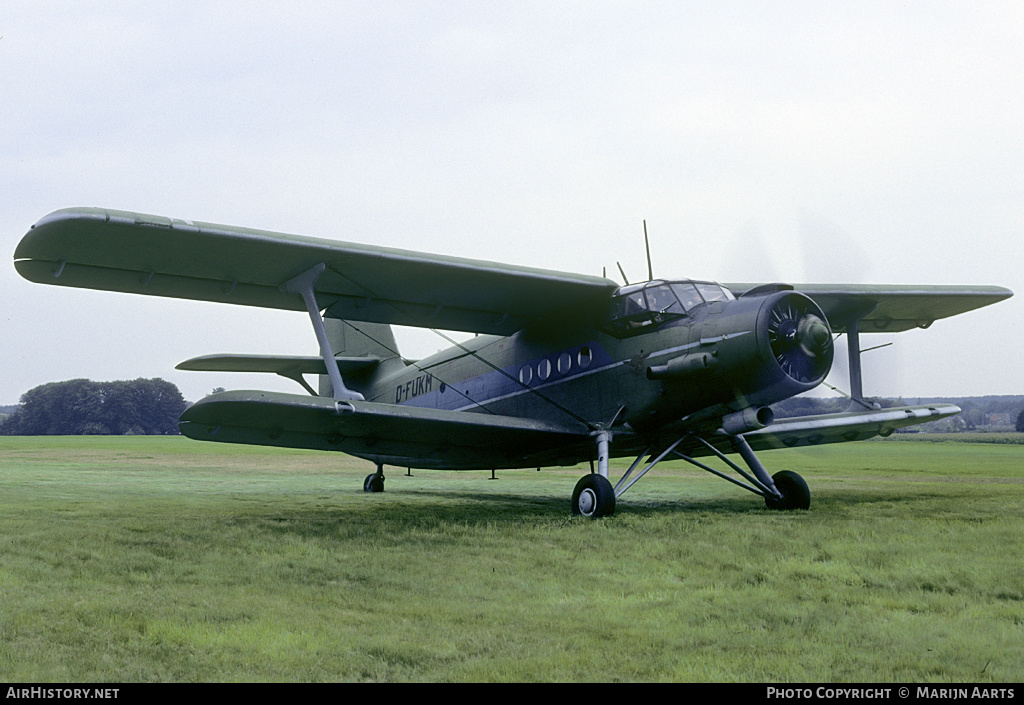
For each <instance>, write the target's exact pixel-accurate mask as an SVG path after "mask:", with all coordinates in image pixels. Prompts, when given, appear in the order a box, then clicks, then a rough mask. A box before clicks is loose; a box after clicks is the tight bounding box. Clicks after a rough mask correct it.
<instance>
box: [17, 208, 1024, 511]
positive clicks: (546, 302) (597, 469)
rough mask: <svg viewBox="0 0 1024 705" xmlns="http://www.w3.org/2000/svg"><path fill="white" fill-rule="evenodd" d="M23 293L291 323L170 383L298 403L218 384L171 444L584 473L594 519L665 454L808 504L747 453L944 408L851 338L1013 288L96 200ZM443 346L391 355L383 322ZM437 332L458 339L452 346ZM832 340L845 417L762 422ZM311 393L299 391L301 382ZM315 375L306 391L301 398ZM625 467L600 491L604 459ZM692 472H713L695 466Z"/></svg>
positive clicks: (833, 437)
mask: <svg viewBox="0 0 1024 705" xmlns="http://www.w3.org/2000/svg"><path fill="white" fill-rule="evenodd" d="M14 260H15V266H16V268H17V270H18V272H20V273H21V275H22V276H24V277H25V278H26V279H29V280H31V281H33V282H38V283H44V284H54V285H59V286H71V287H84V288H89V289H103V290H110V291H117V292H128V293H135V294H147V295H152V296H165V297H177V298H183V299H196V300H202V301H214V302H223V303H227V304H238V305H244V306H259V307H267V308H275V309H286V310H294V311H299V312H303V311H304V312H306V313H307V314H308V315H309V319H310V322H311V324H312V328H313V332H314V334H315V336H316V340H317V343H318V346H319V355H315V356H308V357H306V356H268V355H244V354H217V355H207V356H203V357H197V358H193V359H191V360H187V361H185V362H183V363H181V364H180V365H178V368H179V369H184V370H215V371H244V372H267V373H274V374H277V375H281V376H284V377H286V378H289V379H292V380H294V381H295V382H297V383H298V384H299V385H301V387H302V389H303V390H304V391H299V390H296V393H294V394H290V393H284V392H270V391H227V392H221V393H216V394H213V395H211V396H208V397H206V398H205V399H202V400H201V401H199V402H197V403H195V404H194V405H192V406H190V407H189V408H188V409H186V411H185V412H184V413H183V414H182V415H181V419H180V424H179V426H180V429H181V432H182V433H183V434H184V435H186V436H188V437H189V438H193V439H197V440H203V441H216V442H224V443H248V444H257V445H268V446H284V447H290V448H311V449H317V450H324V451H340V452H343V453H347V454H350V455H353V456H356V457H359V458H363V459H365V460H367V461H369V462H370V463H373V464H374V465H375V471H374V472H373V473H371V474H369V475H367V477H366V479H365V481H364V485H363V487H364V489H365V490H366V491H369V492H379V491H383V488H384V480H385V477H384V466H385V465H389V466H398V467H404V468H431V469H450V470H491V471H494V470H498V469H511V468H531V469H532V468H541V467H550V466H566V465H569V466H572V465H577V464H581V463H582V464H586V463H589V464H590V472H589V473H587V474H585V475H584V476H583V477H582V478H580V480H579V482H578V483H577V484H576V486H575V488H574V491H573V492H572V502H571V507H572V511H573V513H575V514H581V515H585V516H590V517H600V516H607V515H609V514H612V513H613V512H614V510H615V504H616V500H617V499H618V498H619V497H621V496H622V494H623V493H624V492H626V491H627V490H628V489H629V488H630V487H632V486H633V484H634V483H635V482H636V481H637V480H639V479H640V478H641V477H643V476H644V475H645V474H646V473H648V472H649V471H650V470H651V469H652V468H654V467H655V466H657V465H658V464H659V463H661V462H662V461H665V460H676V459H682V460H685V461H687V462H689V463H692V464H693V465H695V466H697V467H700V468H702V469H704V470H707V471H709V472H712V473H714V474H715V475H718V476H720V477H722V478H724V479H726V480H729V481H730V482H733V483H734V484H736V485H739V486H740V487H743V488H744V489H746V490H748V491H750V492H752V493H754V494H756V495H760V496H761V497H763V498H764V501H765V504H766V506H767V507H769V508H773V509H806V508H808V507H809V506H810V491H809V489H808V487H807V484H806V482H805V481H804V480H803V478H801V477H800V476H799V475H797V474H796V473H793V472H791V471H788V470H782V471H780V472H777V473H775V474H774V475H772V474H770V473H769V472H768V470H767V469H766V468H765V466H764V465H763V463H762V462H761V461H760V459H759V457H758V455H757V452H758V451H762V450H767V449H772V448H786V447H789V448H792V447H800V446H814V445H819V444H826V443H838V442H846V441H856V440H863V439H866V438H871V437H873V436H886V435H888V434H890V433H892V432H893V431H895V430H896V429H899V428H902V427H905V426H911V425H914V424H920V423H925V422H928V421H934V420H936V419H941V418H945V417H948V416H951V415H953V414H956V413H958V412H959V409H958V408H957V407H956V406H954V405H952V404H927V405H917V406H903V407H898V408H887V409H881V408H878V407H877V405H874V404H872V403H870V402H868V401H867V400H866V399H865V398H864V395H863V391H862V389H863V385H862V381H861V346H860V336H861V334H867V333H875V332H884V333H897V332H901V331H907V330H911V329H914V328H927V327H929V326H930V325H932V323H934V322H935V321H936V320H939V319H942V318H946V317H949V316H954V315H957V314H961V313H964V312H967V311H970V310H972V309H976V308H979V307H981V306H987V305H989V304H993V303H996V302H998V301H1001V300H1004V299H1006V298H1009V297H1010V296H1012V292H1010V291H1009V290H1007V289H1004V288H1002V287H996V286H878V285H835V284H800V285H791V284H779V283H722V284H720V283H716V282H711V281H694V280H689V279H655V278H653V275H652V277H651V279H650V280H649V281H645V282H642V283H635V284H631V285H620V284H618V283H616V282H614V281H612V280H610V279H607V278H605V277H604V276H587V275H581V274H572V273H566V272H558V271H547V270H543V269H535V268H528V267H520V266H513V265H508V264H500V263H495V262H486V261H478V260H472V259H463V258H458V257H448V256H440V255H432V254H426V253H422V252H411V251H406V250H399V249H392V248H387V247H380V246H376V245H367V244H356V243H349V242H337V241H333V240H326V239H319V238H311V237H302V236H297V235H288V234H282V233H275V232H267V231H262V230H255V229H249V228H240V227H230V226H225V225H215V224H210V223H202V222H194V221H190V220H178V219H172V218H164V217H158V216H152V215H143V214H139V213H129V212H123V211H114V210H102V209H96V208H69V209H64V210H59V211H56V212H54V213H51V214H50V215H47V216H46V217H44V218H43V219H41V220H40V221H39V222H38V223H36V224H35V225H33V226H32V228H31V229H30V230H29V232H28V233H27V234H26V235H25V236H24V238H23V239H22V240H21V242H20V243H19V245H18V247H17V249H16V251H15V255H14ZM396 325H398V326H418V327H424V328H430V329H434V330H436V331H438V333H439V335H442V336H444V337H445V338H446V339H448V340H449V342H450V347H449V348H448V349H446V350H443V351H441V352H438V353H437V354H435V355H431V356H429V357H426V358H423V359H418V360H412V359H407V358H405V357H403V356H402V355H401V354H400V352H399V350H398V346H397V345H396V342H395V336H394V333H393V330H392V326H396ZM444 331H462V332H469V333H474V334H476V335H475V336H474V337H471V338H469V339H468V340H467V341H465V342H457V341H456V340H454V339H452V338H451V337H450V336H448V335H447V334H446V333H444ZM839 335H845V336H846V339H847V346H846V347H847V350H848V359H849V370H850V380H849V382H850V397H851V399H852V403H851V406H850V408H849V409H848V410H847V411H845V412H843V413H833V414H825V415H817V416H803V417H798V418H780V419H776V418H775V414H774V412H773V410H772V408H771V405H772V404H774V403H776V402H779V401H781V400H784V399H787V398H789V397H792V396H794V395H797V394H801V393H804V392H807V391H810V390H812V389H814V388H815V387H817V386H818V385H819V384H821V383H822V382H823V381H824V380H825V377H826V376H827V375H828V373H829V371H830V369H831V367H832V362H833V358H834V355H835V341H836V338H837V336H839ZM310 380H312V382H313V383H311V381H310ZM314 384H315V386H314ZM614 457H629V458H633V460H632V462H631V464H630V465H629V467H628V469H627V470H626V471H625V473H624V474H623V476H622V478H621V479H619V480H618V481H617V483H616V484H615V485H612V481H611V480H612V479H611V478H610V477H609V459H610V458H614ZM709 462H714V463H716V464H719V463H720V464H721V465H720V467H713V466H712V465H709V464H708V463H709Z"/></svg>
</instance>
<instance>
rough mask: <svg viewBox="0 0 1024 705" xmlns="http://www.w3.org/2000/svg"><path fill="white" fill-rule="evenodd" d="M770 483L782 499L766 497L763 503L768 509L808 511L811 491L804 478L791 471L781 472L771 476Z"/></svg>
mask: <svg viewBox="0 0 1024 705" xmlns="http://www.w3.org/2000/svg"><path fill="white" fill-rule="evenodd" d="M772 482H774V483H775V488H776V489H777V490H778V491H779V492H781V493H782V497H781V498H779V497H773V496H771V495H768V496H766V497H765V498H764V503H765V506H767V507H768V508H769V509H782V510H790V509H810V507H811V491H810V490H809V489H808V488H807V483H806V482H804V478H802V477H800V476H799V475H797V474H796V473H795V472H792V471H791V470H783V471H782V472H777V473H775V474H774V475H772Z"/></svg>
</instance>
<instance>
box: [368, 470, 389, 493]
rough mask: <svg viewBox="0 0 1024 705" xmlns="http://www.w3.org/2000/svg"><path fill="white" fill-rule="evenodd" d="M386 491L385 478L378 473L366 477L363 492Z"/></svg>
mask: <svg viewBox="0 0 1024 705" xmlns="http://www.w3.org/2000/svg"><path fill="white" fill-rule="evenodd" d="M383 491H384V476H383V475H380V474H378V473H372V474H370V475H367V476H366V479H365V480H363V492H383Z"/></svg>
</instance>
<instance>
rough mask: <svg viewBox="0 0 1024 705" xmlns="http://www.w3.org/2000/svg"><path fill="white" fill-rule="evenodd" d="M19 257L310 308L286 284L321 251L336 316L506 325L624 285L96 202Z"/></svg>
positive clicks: (323, 294) (35, 263)
mask: <svg viewBox="0 0 1024 705" xmlns="http://www.w3.org/2000/svg"><path fill="white" fill-rule="evenodd" d="M14 259H15V267H17V269H18V272H19V273H21V275H22V276H23V277H25V278H26V279H29V280H31V281H34V282H38V283H44V284H58V285H63V286H75V287H84V288H87V289H105V290H111V291H123V292H131V293H137V294H150V295H154V296H170V297H176V298H184V299H198V300H203V301H221V302H225V303H235V304H244V305H248V306H263V307H268V308H280V309H289V310H299V311H304V310H306V309H305V306H304V304H303V301H302V299H301V297H300V296H299V295H298V294H295V293H288V292H286V291H283V290H282V289H281V285H282V284H284V283H285V282H287V281H288V280H290V279H292V278H293V277H295V276H297V275H299V274H301V273H303V272H305V271H307V270H309V269H310V268H312V267H314V266H316V265H318V264H320V263H324V264H326V265H327V269H326V271H325V272H324V273H323V275H321V276H320V278H319V279H318V280H317V282H316V287H315V289H316V297H317V303H318V304H319V306H320V308H321V310H324V309H326V315H328V316H333V317H335V318H342V319H348V320H356V321H373V322H377V323H393V324H398V325H411V326H423V327H430V328H441V329H446V330H461V331H469V332H477V333H493V334H497V335H509V334H511V333H514V332H515V331H517V330H519V329H520V328H522V327H523V326H524V325H526V324H527V323H529V322H531V321H534V320H537V319H540V318H548V317H557V316H559V315H565V314H566V313H567V312H575V314H576V315H579V314H580V311H587V310H595V311H596V310H597V307H599V306H600V305H601V303H602V302H603V301H605V300H606V298H607V294H608V292H609V291H611V290H612V289H614V288H615V286H616V285H615V283H614V282H612V281H610V280H608V279H605V278H603V277H590V276H584V275H578V274H569V273H564V272H554V271H546V270H541V269H532V268H527V267H517V266H511V265H506V264H499V263H494V262H484V261H478V260H470V259H462V258H457V257H444V256H440V255H430V254H423V253H419V252H410V251H405V250H396V249H390V248H385V247H376V246H372V245H360V244H354V243H347V242H337V241H333V240H323V239H318V238H311V237H301V236H297V235H285V234H281V233H273V232H266V231H262V230H252V229H248V228H238V227H231V226H226V225H213V224H210V223H199V222H193V221H185V220H174V219H170V218H163V217H158V216H151V215H142V214H138V213H128V212H124V211H110V210H100V209H96V208H68V209H64V210H59V211H56V212H54V213H51V214H50V215H48V216H46V217H45V218H43V219H42V220H40V221H39V222H38V223H36V224H35V225H34V226H32V229H31V230H30V231H29V232H28V234H26V235H25V237H24V238H23V239H22V241H21V242H20V243H19V244H18V248H17V250H16V251H15V253H14Z"/></svg>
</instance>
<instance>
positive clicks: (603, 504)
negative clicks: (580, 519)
mask: <svg viewBox="0 0 1024 705" xmlns="http://www.w3.org/2000/svg"><path fill="white" fill-rule="evenodd" d="M614 512H615V490H614V489H613V488H612V483H610V482H609V481H608V478H607V477H603V476H601V475H597V474H594V473H591V474H590V475H584V476H583V477H582V478H580V481H579V482H577V483H576V489H574V490H573V491H572V513H573V514H582V515H583V516H585V517H591V518H595V519H596V518H597V517H606V516H609V515H611V514H613V513H614Z"/></svg>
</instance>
